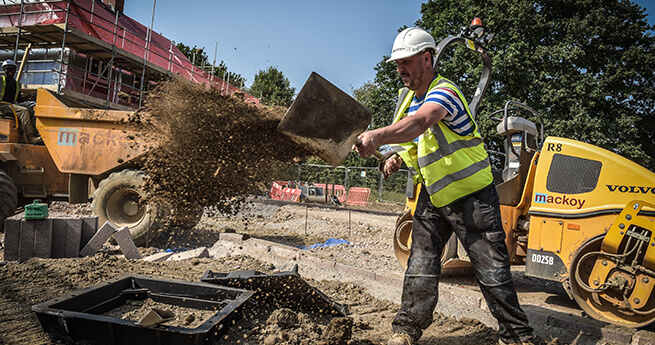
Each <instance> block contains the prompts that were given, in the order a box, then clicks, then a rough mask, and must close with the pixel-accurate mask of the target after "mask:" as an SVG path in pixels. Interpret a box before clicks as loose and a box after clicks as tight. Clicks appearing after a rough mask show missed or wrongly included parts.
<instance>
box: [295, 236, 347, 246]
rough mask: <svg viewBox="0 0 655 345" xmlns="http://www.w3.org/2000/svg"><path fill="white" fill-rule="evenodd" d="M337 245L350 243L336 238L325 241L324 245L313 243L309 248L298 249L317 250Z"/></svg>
mask: <svg viewBox="0 0 655 345" xmlns="http://www.w3.org/2000/svg"><path fill="white" fill-rule="evenodd" d="M339 244H350V242H348V241H346V240H340V239H338V238H331V239H329V240H327V241H325V243H314V244H312V245H311V246H309V247H308V246H301V247H300V248H301V249H316V248H319V247H321V248H327V247H332V246H336V245H339Z"/></svg>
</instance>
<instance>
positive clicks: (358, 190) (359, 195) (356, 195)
mask: <svg viewBox="0 0 655 345" xmlns="http://www.w3.org/2000/svg"><path fill="white" fill-rule="evenodd" d="M370 194H371V189H370V188H362V187H350V189H348V197H347V198H346V205H360V206H366V205H368V197H369V195H370Z"/></svg>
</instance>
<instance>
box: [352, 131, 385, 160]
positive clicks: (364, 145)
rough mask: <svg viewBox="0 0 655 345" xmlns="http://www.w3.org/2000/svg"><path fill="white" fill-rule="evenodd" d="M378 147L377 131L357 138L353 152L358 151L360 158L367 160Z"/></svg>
mask: <svg viewBox="0 0 655 345" xmlns="http://www.w3.org/2000/svg"><path fill="white" fill-rule="evenodd" d="M378 146H379V144H378V143H377V135H376V133H375V131H368V132H364V133H362V134H360V135H359V136H358V137H357V141H356V142H355V146H353V150H355V151H357V153H359V155H360V156H362V157H364V158H366V157H369V156H371V155H372V154H373V153H374V152H375V151H376V150H377V149H378Z"/></svg>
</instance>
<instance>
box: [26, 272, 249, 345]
mask: <svg viewBox="0 0 655 345" xmlns="http://www.w3.org/2000/svg"><path fill="white" fill-rule="evenodd" d="M252 295H253V292H252V291H247V290H242V289H236V288H230V287H225V286H218V285H215V284H208V283H201V282H186V281H177V280H167V279H155V278H151V277H145V276H121V277H118V278H114V279H110V280H107V281H105V282H102V283H99V284H96V285H94V286H90V287H88V288H85V289H81V290H77V291H75V292H72V293H69V294H66V295H64V296H61V297H59V298H55V299H52V300H49V301H46V302H44V303H41V304H37V305H34V306H32V310H33V311H34V312H35V313H36V315H37V317H38V319H39V322H41V325H42V326H43V329H44V330H45V331H46V332H48V333H50V335H51V336H52V337H53V338H55V339H57V340H60V341H63V342H65V343H68V344H84V345H104V344H108V345H119V344H120V345H131V344H135V345H137V344H138V345H145V344H153V345H168V344H170V345H181V344H193V345H200V344H212V343H215V342H216V340H217V339H219V337H220V336H222V335H223V334H224V333H225V331H226V330H227V328H228V327H227V326H228V325H229V324H231V322H232V321H233V320H235V319H237V318H238V317H240V312H241V311H242V307H243V305H244V303H245V302H246V301H247V300H248V299H249V298H250V297H252ZM148 298H150V299H152V300H153V301H155V302H160V303H164V304H169V305H174V306H180V307H185V308H191V309H198V310H216V313H215V314H214V315H213V316H212V317H210V318H209V319H208V320H206V321H205V322H204V323H202V324H201V325H200V326H198V327H196V328H184V327H176V326H167V325H163V324H158V325H154V326H141V325H138V324H137V322H135V321H131V320H125V319H117V318H113V317H108V316H103V315H102V314H103V313H106V312H108V311H110V310H113V309H115V308H118V307H120V306H121V305H124V304H125V303H126V301H128V300H145V299H148Z"/></svg>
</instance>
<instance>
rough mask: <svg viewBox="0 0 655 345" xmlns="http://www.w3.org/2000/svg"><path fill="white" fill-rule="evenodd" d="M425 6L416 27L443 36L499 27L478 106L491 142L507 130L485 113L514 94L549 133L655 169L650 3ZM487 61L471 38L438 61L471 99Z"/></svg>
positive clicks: (475, 0) (444, 0) (473, 0)
mask: <svg viewBox="0 0 655 345" xmlns="http://www.w3.org/2000/svg"><path fill="white" fill-rule="evenodd" d="M421 13H422V17H421V19H419V21H418V22H417V23H416V24H417V26H419V27H422V28H424V29H426V30H427V31H428V32H431V33H432V35H433V36H434V37H435V38H436V40H437V42H439V40H440V39H443V38H445V37H447V36H448V35H455V34H457V33H458V32H459V29H460V27H462V26H465V25H467V24H468V23H470V22H471V20H472V19H473V18H474V17H480V18H482V20H483V24H485V26H486V28H487V32H491V33H494V34H495V37H494V40H493V42H492V43H491V45H490V47H489V55H490V56H491V58H492V61H493V69H494V71H493V74H492V81H491V83H490V85H489V88H488V90H487V94H486V95H485V97H484V98H483V100H482V104H481V106H480V111H479V114H480V115H479V123H480V127H481V129H482V130H483V136H484V137H485V139H486V141H488V142H489V145H490V146H491V148H494V149H497V148H498V147H499V141H500V138H498V136H497V135H496V134H494V133H495V131H494V127H495V126H493V125H492V123H491V121H490V120H489V119H488V116H485V114H489V113H491V112H492V111H494V110H497V109H501V108H502V107H503V106H504V103H505V102H506V101H507V100H515V101H518V102H522V103H525V104H527V105H529V106H531V107H532V108H533V109H535V110H536V111H537V112H539V113H540V114H541V115H542V116H543V117H544V121H545V130H546V133H547V134H548V135H556V136H562V137H567V138H571V139H575V140H580V141H583V142H587V143H591V144H594V145H597V146H600V147H603V148H606V149H608V150H610V151H613V152H616V153H618V154H620V155H623V156H624V157H626V158H629V159H631V160H633V161H635V162H637V163H639V164H641V165H643V166H645V167H647V168H649V169H651V170H653V169H655V159H654V158H655V136H654V133H655V131H654V130H655V124H654V122H655V70H654V68H653V66H655V54H653V53H655V49H654V48H655V38H654V37H653V36H652V30H653V26H651V25H648V24H647V22H646V21H645V18H646V14H645V12H644V9H643V8H641V7H640V6H638V5H637V4H635V3H633V2H631V1H622V0H596V1H584V0H554V1H553V0H550V1H546V0H537V1H534V0H516V1H508V0H489V1H479V0H440V1H430V2H428V3H425V4H423V5H422V6H421ZM391 39H393V38H390V40H391ZM385 64H386V63H384V62H380V63H379V64H378V68H379V69H378V75H377V76H376V85H377V86H379V87H382V88H386V87H389V86H388V85H389V83H384V82H385V81H386V80H387V79H389V78H392V77H393V75H394V74H395V73H393V72H390V71H388V69H386V68H384V67H383V66H384V65H385ZM387 65H388V64H387ZM481 69H482V65H481V63H480V60H479V58H478V57H477V56H476V55H475V53H473V52H471V51H470V50H468V49H466V48H463V47H458V48H455V49H452V51H451V52H448V53H447V55H446V56H445V57H444V58H442V60H441V62H440V65H439V66H438V72H439V73H440V74H441V75H443V76H445V77H447V78H449V79H451V80H453V81H454V82H455V83H456V84H458V85H459V86H460V88H462V89H463V91H464V93H465V94H466V95H469V100H470V99H471V98H472V97H471V96H472V95H473V93H474V91H475V87H476V86H477V80H478V79H479V75H480V72H481ZM381 74H382V75H381ZM378 78H379V79H380V81H381V82H383V83H379V82H378ZM396 78H397V77H396ZM393 100H395V98H392V99H389V100H388V101H389V102H390V103H393ZM532 120H535V119H532ZM494 137H495V140H490V139H494Z"/></svg>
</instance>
